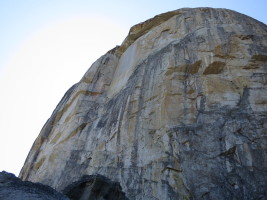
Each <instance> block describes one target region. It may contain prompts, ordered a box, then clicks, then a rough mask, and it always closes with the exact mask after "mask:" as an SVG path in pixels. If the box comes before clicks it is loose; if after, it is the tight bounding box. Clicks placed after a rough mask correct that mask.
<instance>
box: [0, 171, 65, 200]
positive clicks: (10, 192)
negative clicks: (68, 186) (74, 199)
mask: <svg viewBox="0 0 267 200" xmlns="http://www.w3.org/2000/svg"><path fill="white" fill-rule="evenodd" d="M0 199H1V200H69V199H68V198H67V197H65V196H64V195H62V194H60V193H58V192H57V191H55V190H54V189H52V188H51V187H49V186H46V185H42V184H39V183H31V182H29V181H21V180H20V179H19V178H17V177H16V176H15V175H14V174H10V173H7V172H4V171H3V172H0Z"/></svg>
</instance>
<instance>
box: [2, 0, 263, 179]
mask: <svg viewBox="0 0 267 200" xmlns="http://www.w3.org/2000/svg"><path fill="white" fill-rule="evenodd" d="M183 7H214V8H228V9H232V10H235V11H238V12H241V13H243V14H246V15H249V16H251V17H253V18H255V19H257V20H259V21H261V22H263V23H265V24H267V12H266V7H267V1H266V0H253V1H249V0H247V1H246V0H242V1H241V0H224V1H215V0H128V1H126V0H113V1H110V0H97V1H96V0H23V1H22V0H0V29H1V31H0V171H2V170H5V171H8V172H11V173H14V174H15V175H18V174H19V172H20V169H21V168H22V166H23V164H24V161H25V159H26V157H27V154H28V152H29V151H30V148H31V146H32V144H33V142H34V140H35V139H36V137H37V136H38V134H39V132H40V130H41V128H42V127H43V125H44V124H45V122H46V121H47V119H48V118H49V117H50V115H51V114H52V112H53V110H54V108H55V107H56V105H57V104H58V102H59V101H60V99H61V98H62V97H63V95H64V93H65V92H66V91H67V89H68V88H69V87H71V86H72V85H73V84H75V83H76V82H78V81H79V80H80V79H81V78H82V76H83V74H84V73H85V72H86V71H87V70H88V69H89V67H90V66H91V64H92V63H93V62H94V61H96V59H98V58H99V57H100V56H102V55H104V54H105V53H106V52H107V51H109V50H110V49H112V48H114V47H115V46H116V45H120V44H121V43H122V41H123V40H124V39H125V37H126V36H127V33H128V31H129V29H130V27H131V26H133V25H135V24H137V23H140V22H142V21H145V20H147V19H149V18H151V17H153V16H155V15H157V14H161V13H164V12H167V11H171V10H176V9H179V8H183Z"/></svg>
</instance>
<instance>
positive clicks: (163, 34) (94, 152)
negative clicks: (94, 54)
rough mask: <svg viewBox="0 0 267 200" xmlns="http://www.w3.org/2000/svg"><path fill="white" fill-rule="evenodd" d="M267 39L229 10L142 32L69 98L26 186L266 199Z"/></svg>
mask: <svg viewBox="0 0 267 200" xmlns="http://www.w3.org/2000/svg"><path fill="white" fill-rule="evenodd" d="M266 73H267V27H266V25H265V24H262V23H260V22H258V21H256V20H254V19H252V18H250V17H247V16H245V15H242V14H239V13H237V12H234V11H230V10H226V9H211V8H197V9H180V10H176V11H173V12H169V13H165V14H162V15H159V16H156V17H155V18H153V19H150V20H148V21H146V22H144V23H142V24H138V25H136V26H134V27H133V28H132V29H131V30H130V33H129V35H128V36H127V38H126V39H125V41H124V42H123V44H122V45H121V46H118V47H116V48H114V49H113V50H111V51H109V52H108V53H107V54H105V55H104V56H102V57H101V58H100V59H98V60H97V61H96V62H95V63H94V64H93V65H92V66H91V67H90V68H89V70H88V71H87V72H86V74H85V75H84V77H83V78H82V79H81V81H80V82H79V83H77V84H75V85H74V86H73V87H72V88H71V89H70V90H69V91H68V92H67V93H66V94H65V96H64V97H63V99H62V100H61V102H60V103H59V105H58V106H57V108H56V109H55V111H54V112H53V114H52V116H51V117H50V119H49V120H48V121H47V123H46V124H45V126H44V127H43V129H42V131H41V133H40V134H39V136H38V138H37V139H36V141H35V143H34V145H33V147H32V149H31V151H30V153H29V155H28V157H27V159H26V162H25V165H24V167H23V169H22V170H21V173H20V177H21V178H22V179H23V180H30V181H38V182H41V183H44V184H48V185H50V186H52V187H54V188H56V189H57V190H59V191H62V190H63V189H64V188H65V187H66V186H67V185H69V184H70V183H72V182H75V181H77V180H79V178H81V177H82V176H83V175H94V174H100V175H103V176H105V177H107V178H109V179H111V180H113V181H117V182H119V183H120V185H121V187H122V190H123V191H124V192H125V194H126V196H127V198H129V199H234V198H235V199H253V198H255V199H257V198H258V199H261V198H264V196H265V197H266V195H267V194H266V186H267V175H266V171H267V151H266V144H267V140H266V130H267V86H266V85H267V76H266Z"/></svg>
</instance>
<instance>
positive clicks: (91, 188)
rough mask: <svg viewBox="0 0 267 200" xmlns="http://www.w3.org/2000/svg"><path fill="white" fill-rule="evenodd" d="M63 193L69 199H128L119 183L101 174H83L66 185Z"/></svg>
mask: <svg viewBox="0 0 267 200" xmlns="http://www.w3.org/2000/svg"><path fill="white" fill-rule="evenodd" d="M63 193H64V194H65V195H66V196H68V197H69V198H70V199H71V200H87V199H88V200H103V199H107V200H109V199H110V200H112V199H114V200H128V199H127V198H126V197H125V194H124V192H123V191H121V186H120V184H119V183H117V182H112V181H110V180H109V179H107V178H106V177H104V176H101V175H92V176H83V177H82V178H81V179H80V180H78V181H76V182H74V183H71V184H70V185H69V186H67V187H66V188H65V189H64V190H63Z"/></svg>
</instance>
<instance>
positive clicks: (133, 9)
mask: <svg viewBox="0 0 267 200" xmlns="http://www.w3.org/2000/svg"><path fill="white" fill-rule="evenodd" d="M183 7H215V8H229V9H232V10H235V11H238V12H241V13H243V14H246V15H249V16H251V17H253V18H255V19H258V20H259V21H261V22H264V23H265V24H266V23H267V11H266V8H267V1H266V0H253V1H251V0H247V1H246V0H223V1H216V0H142V1H141V0H128V1H127V0H114V1H109V0H97V1H92V0H23V1H22V0H0V27H1V32H0V45H1V47H0V68H2V67H3V62H4V61H5V57H6V56H8V54H10V53H12V50H13V48H15V47H16V45H17V44H18V43H20V42H21V41H23V40H24V38H25V37H27V36H28V35H30V34H31V33H32V32H34V31H36V30H38V29H39V28H41V27H43V26H44V25H46V24H49V23H50V22H51V21H53V20H58V19H63V18H66V17H70V16H76V15H83V14H84V15H87V14H88V13H90V14H92V15H102V16H105V17H107V18H112V19H114V20H115V21H117V22H118V23H121V24H123V25H125V26H126V27H128V28H130V27H131V26H132V25H134V24H136V23H139V22H141V21H144V20H146V19H148V18H151V17H153V16H154V15H157V14H159V13H163V12H167V11H170V10H175V9H179V8H183Z"/></svg>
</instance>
